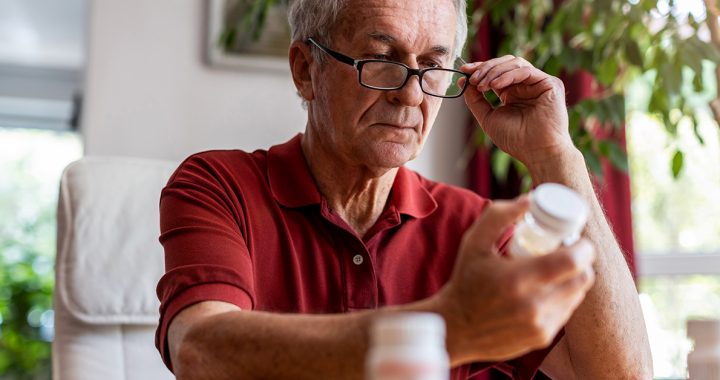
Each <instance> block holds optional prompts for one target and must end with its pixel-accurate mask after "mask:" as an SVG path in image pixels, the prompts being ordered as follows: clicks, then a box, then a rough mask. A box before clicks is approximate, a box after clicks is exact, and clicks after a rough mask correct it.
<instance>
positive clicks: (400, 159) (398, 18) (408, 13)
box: [309, 0, 457, 171]
mask: <svg viewBox="0 0 720 380" xmlns="http://www.w3.org/2000/svg"><path fill="white" fill-rule="evenodd" d="M456 17H457V13H456V10H455V6H454V4H453V1H452V0H423V1H405V0H352V1H349V3H348V7H347V8H346V9H345V10H344V11H343V14H342V16H341V19H340V20H339V22H338V25H337V27H336V28H335V30H334V33H333V41H332V44H331V46H329V48H331V49H333V50H336V51H338V52H340V53H343V54H345V55H348V56H350V57H353V58H355V59H387V60H391V61H396V62H402V63H404V64H406V65H408V66H410V67H412V68H426V67H431V66H442V67H452V63H453V57H452V52H453V49H454V46H453V45H454V40H455V28H456V22H457V21H456V20H457V19H456ZM325 58H326V60H325V63H324V64H323V65H318V64H317V63H316V64H314V65H313V66H312V67H311V75H312V78H313V79H312V87H313V92H314V95H315V98H314V99H313V101H312V102H311V104H310V108H309V110H310V119H311V123H310V128H313V131H312V132H313V133H314V134H315V136H314V137H315V138H317V139H319V140H321V141H322V145H324V147H325V148H326V149H329V150H332V152H333V153H335V154H337V155H338V157H339V158H340V159H341V160H342V161H343V163H344V164H350V165H359V166H364V167H367V168H369V169H371V170H380V171H382V170H384V169H388V168H394V167H398V166H401V165H403V164H405V163H406V162H407V161H409V160H412V159H413V158H415V157H416V156H417V154H418V153H419V152H420V151H421V150H422V147H423V145H424V143H425V139H426V138H427V135H428V133H429V132H430V129H431V127H432V124H433V122H434V121H435V117H436V116H437V112H438V110H439V109H440V105H441V100H442V99H441V98H437V97H432V96H430V95H427V94H425V93H423V92H422V90H421V89H420V83H419V78H418V77H417V76H411V77H410V78H409V80H408V82H407V84H406V85H405V86H404V87H403V88H401V89H399V90H394V91H377V90H372V89H368V88H365V87H362V86H361V85H360V83H359V82H358V74H357V70H356V69H355V68H353V67H352V66H349V65H346V64H343V63H341V62H338V61H336V60H334V59H332V58H331V57H329V56H327V55H326V56H325Z"/></svg>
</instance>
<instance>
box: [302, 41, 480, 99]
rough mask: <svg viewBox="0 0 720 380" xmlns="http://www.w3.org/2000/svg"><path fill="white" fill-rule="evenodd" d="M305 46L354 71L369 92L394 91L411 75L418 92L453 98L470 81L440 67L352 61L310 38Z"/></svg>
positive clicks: (453, 71)
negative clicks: (414, 67)
mask: <svg viewBox="0 0 720 380" xmlns="http://www.w3.org/2000/svg"><path fill="white" fill-rule="evenodd" d="M307 43H308V44H313V45H315V46H316V47H317V48H318V49H320V50H322V51H323V52H325V53H326V54H328V55H329V56H331V57H333V58H335V59H336V60H338V61H340V62H342V63H344V64H347V65H350V66H353V67H355V69H356V70H357V71H358V80H359V81H360V85H361V86H363V87H367V88H371V89H373V90H381V91H391V90H398V89H400V88H402V87H403V86H405V84H406V83H407V82H408V79H409V78H410V76H411V75H417V76H418V78H419V80H420V89H421V90H422V92H424V93H426V94H428V95H431V96H436V97H439V98H457V97H459V96H460V95H462V94H463V93H464V92H465V88H466V87H467V84H468V82H469V81H470V75H468V74H465V73H463V72H462V71H458V70H453V69H445V68H442V67H430V68H427V69H413V68H411V67H409V66H407V65H405V64H402V63H400V62H393V61H385V60H382V59H354V58H350V57H348V56H347V55H344V54H341V53H338V52H336V51H334V50H331V49H329V48H327V47H325V46H323V45H320V44H319V43H318V42H317V41H315V40H314V39H312V38H308V40H307ZM461 77H465V82H464V83H463V85H462V86H458V84H457V82H458V79H459V78H461Z"/></svg>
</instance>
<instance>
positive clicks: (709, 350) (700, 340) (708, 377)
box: [687, 319, 720, 380]
mask: <svg viewBox="0 0 720 380" xmlns="http://www.w3.org/2000/svg"><path fill="white" fill-rule="evenodd" d="M687 334H688V337H689V338H690V339H691V340H692V341H693V342H694V346H693V350H692V351H690V353H689V354H688V357H687V363H688V375H689V376H690V377H689V379H690V380H718V379H720V320H716V319H715V320H713V319H707V320H703V319H691V320H689V321H687Z"/></svg>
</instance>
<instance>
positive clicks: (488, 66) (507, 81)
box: [460, 55, 550, 92]
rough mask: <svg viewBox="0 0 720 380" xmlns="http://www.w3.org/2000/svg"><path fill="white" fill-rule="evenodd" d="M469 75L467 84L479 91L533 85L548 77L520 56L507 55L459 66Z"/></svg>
mask: <svg viewBox="0 0 720 380" xmlns="http://www.w3.org/2000/svg"><path fill="white" fill-rule="evenodd" d="M460 70H461V71H463V72H465V73H468V74H470V73H472V74H471V75H470V83H469V85H471V86H475V87H476V88H477V90H478V91H479V92H485V91H489V90H495V91H498V90H502V89H504V88H506V87H508V86H511V85H513V84H520V83H523V84H527V85H533V84H536V83H538V82H540V81H542V80H543V79H546V78H548V77H550V76H549V75H548V74H546V73H544V72H542V71H541V70H539V69H537V68H535V67H534V66H533V65H532V64H530V63H529V62H528V61H526V60H525V59H523V58H521V57H514V56H512V55H507V56H504V57H500V58H495V59H491V60H489V61H485V62H475V63H469V64H467V65H464V66H462V67H461V68H460Z"/></svg>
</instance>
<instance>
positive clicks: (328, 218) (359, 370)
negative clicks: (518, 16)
mask: <svg viewBox="0 0 720 380" xmlns="http://www.w3.org/2000/svg"><path fill="white" fill-rule="evenodd" d="M290 24H291V27H292V44H291V46H290V68H291V71H292V78H293V80H294V83H295V86H296V88H297V90H298V93H299V94H300V96H301V97H302V98H303V99H304V102H305V104H306V105H307V109H308V120H307V126H306V129H305V133H304V134H302V135H298V136H296V137H295V138H293V139H292V140H290V141H289V142H287V143H285V144H281V145H277V146H274V147H272V148H270V149H269V150H268V151H260V150H259V151H256V152H253V153H245V152H241V151H212V152H205V153H201V154H197V155H194V156H192V157H190V158H188V159H187V160H186V161H185V162H184V163H183V164H182V165H181V166H180V167H179V168H178V170H177V171H176V173H175V174H174V175H173V176H172V178H171V179H170V181H169V183H168V185H167V187H166V188H165V189H164V190H163V194H162V200H161V227H162V235H161V238H160V240H161V242H162V244H163V245H164V248H165V252H166V267H167V273H166V274H165V276H164V277H163V278H162V279H161V281H160V284H159V285H158V294H159V296H160V298H161V301H162V307H161V314H162V315H161V321H160V327H159V329H158V336H157V345H158V348H159V349H160V351H161V353H162V356H163V358H164V360H165V362H166V363H167V365H168V366H169V367H170V368H171V369H173V370H174V372H175V374H176V375H177V377H178V378H179V379H255V378H258V379H260V378H262V379H361V378H363V363H364V357H365V352H366V350H367V348H368V327H369V326H370V325H371V324H372V322H373V320H374V319H375V318H377V317H378V316H379V315H383V314H385V313H393V312H397V311H431V312H435V313H438V314H440V315H441V316H443V317H444V318H445V320H446V322H447V328H448V330H447V331H448V336H447V348H448V352H449V354H450V359H451V363H452V365H453V369H452V374H451V375H452V378H453V379H467V378H469V377H471V376H473V375H474V374H475V373H479V372H482V371H484V370H486V369H487V368H491V367H493V368H495V369H497V370H499V371H501V372H505V373H506V374H508V375H510V376H512V377H513V378H519V379H529V378H532V377H533V376H534V375H535V374H536V373H537V371H538V369H539V370H540V371H542V372H543V373H544V374H546V375H548V376H550V377H552V378H557V379H574V378H579V379H624V378H632V379H641V378H642V379H645V378H650V377H651V359H650V353H649V348H648V341H647V336H646V332H645V327H644V323H643V320H642V314H641V310H640V306H639V302H638V297H637V294H636V291H635V288H634V285H633V282H632V280H631V277H630V274H629V272H628V268H627V266H626V264H625V262H624V260H623V257H622V254H621V252H620V250H619V248H618V246H617V244H616V242H615V239H614V238H613V235H612V233H611V231H610V229H609V227H608V224H607V222H606V221H605V219H604V217H603V212H602V209H601V208H600V206H599V204H598V202H597V199H596V197H595V195H594V192H593V188H592V185H591V182H590V179H589V175H588V172H587V170H586V166H585V164H584V161H583V157H582V155H581V154H580V153H579V151H578V150H577V149H576V148H575V147H574V146H573V143H572V141H571V139H570V136H569V134H568V119H567V110H566V107H565V100H564V89H563V86H562V83H561V82H560V81H559V80H558V79H557V78H554V77H551V76H548V75H547V74H545V73H543V72H541V71H540V70H538V69H536V68H534V67H532V66H531V65H530V64H529V63H527V62H526V61H525V60H523V59H522V58H517V57H512V56H506V57H501V58H497V59H492V60H489V61H487V62H475V63H470V64H465V65H463V66H461V67H460V70H461V72H459V73H453V72H450V71H446V70H443V68H452V67H453V63H454V61H455V59H456V58H457V57H458V55H459V54H458V52H459V51H460V50H461V47H462V45H463V43H464V39H465V35H466V34H467V28H466V18H465V3H464V0H423V1H413V2H409V1H399V0H362V1H361V0H323V1H317V0H296V1H295V2H294V3H293V5H292V8H291V11H290ZM458 77H459V80H458V81H457V83H456V86H457V87H452V88H451V89H450V90H448V85H450V84H451V82H452V81H453V80H454V79H453V78H458ZM463 91H464V93H463ZM485 91H494V92H495V93H496V94H497V95H498V96H499V97H500V99H501V100H502V106H500V107H498V108H493V107H492V106H491V105H490V104H489V103H488V102H487V101H486V100H485V98H484V96H483V92H485ZM461 93H462V94H463V96H464V99H465V102H466V103H467V106H468V108H469V109H470V111H471V112H472V114H473V115H474V116H475V118H476V119H477V120H478V121H479V123H480V125H481V126H482V128H483V129H484V130H485V132H487V134H488V135H489V136H490V137H491V138H492V139H493V141H494V142H495V143H496V144H497V145H498V146H499V147H500V148H501V149H503V150H504V151H505V152H507V153H509V154H511V155H512V156H514V157H516V158H517V159H519V160H520V161H522V162H523V163H524V164H525V165H526V166H527V168H528V169H529V171H530V173H531V175H532V177H533V180H534V182H535V183H536V184H539V183H543V182H558V183H563V184H565V185H567V186H570V187H572V188H574V189H575V190H577V191H578V192H579V193H581V194H582V195H583V196H584V197H585V199H586V200H587V201H588V202H589V203H590V205H591V214H592V215H591V217H590V221H589V223H588V226H587V228H586V230H585V238H584V239H582V240H581V241H580V242H579V243H577V244H575V245H573V246H571V247H565V248H562V249H559V250H558V251H556V252H554V253H551V254H549V255H547V256H543V257H538V258H523V259H508V258H506V257H503V255H502V254H501V253H502V251H503V250H504V247H505V243H506V242H507V238H508V236H507V235H508V233H507V231H509V227H511V225H512V224H513V223H514V222H515V221H516V220H517V219H518V218H519V217H520V216H521V215H522V214H523V213H524V212H525V211H526V209H527V207H528V204H527V200H526V199H525V198H519V199H517V200H514V201H507V202H500V201H499V202H496V203H494V204H492V205H491V204H490V203H489V202H488V201H487V200H485V199H482V198H480V197H479V196H477V195H475V194H473V193H470V192H468V191H465V190H462V189H458V188H455V187H452V186H448V185H444V184H440V183H436V182H432V181H429V180H427V179H425V178H423V177H421V176H420V175H418V174H416V173H414V172H412V171H410V170H408V169H405V168H404V167H403V165H404V164H405V163H406V162H408V161H410V160H412V159H413V158H415V157H416V155H417V154H419V152H420V151H421V149H422V147H423V144H424V143H425V140H426V138H427V136H428V134H429V132H430V129H431V128H432V125H433V122H434V120H435V117H436V116H437V113H438V110H439V108H440V105H441V101H442V98H443V97H446V96H459V95H460V94H461ZM258 127H259V128H261V127H262V126H258ZM595 252H597V254H596V253H595Z"/></svg>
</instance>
